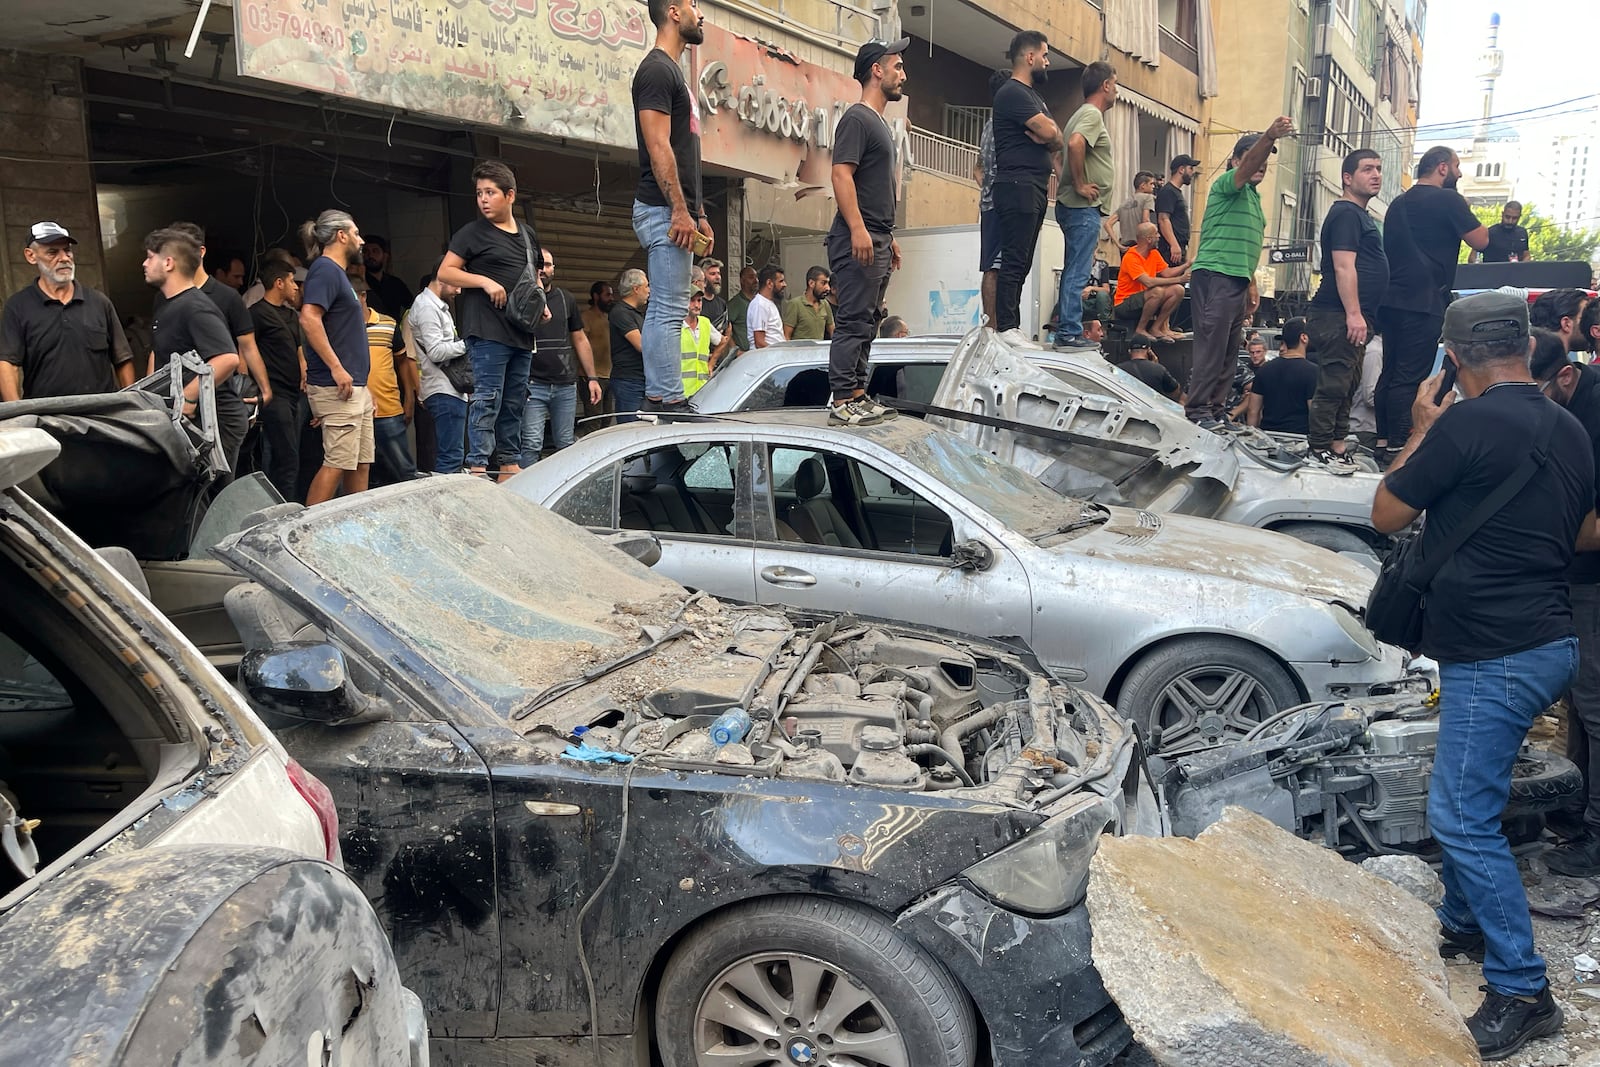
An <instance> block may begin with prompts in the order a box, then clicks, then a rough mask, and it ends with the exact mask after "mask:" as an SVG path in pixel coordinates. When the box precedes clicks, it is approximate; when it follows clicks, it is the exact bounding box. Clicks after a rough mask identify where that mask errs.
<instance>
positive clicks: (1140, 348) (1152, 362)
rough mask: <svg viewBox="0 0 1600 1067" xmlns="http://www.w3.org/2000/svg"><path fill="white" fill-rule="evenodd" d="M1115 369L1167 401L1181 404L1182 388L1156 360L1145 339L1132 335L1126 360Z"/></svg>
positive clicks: (1170, 373)
mask: <svg viewBox="0 0 1600 1067" xmlns="http://www.w3.org/2000/svg"><path fill="white" fill-rule="evenodd" d="M1117 367H1118V369H1120V370H1125V371H1127V372H1128V373H1129V374H1131V375H1133V376H1134V377H1135V378H1137V379H1139V380H1140V381H1141V382H1143V383H1144V384H1146V385H1148V386H1149V387H1150V388H1152V389H1154V390H1155V391H1156V392H1158V393H1160V394H1161V395H1162V396H1164V397H1166V398H1168V399H1169V400H1176V401H1177V402H1178V403H1180V404H1181V403H1183V386H1181V385H1179V384H1178V379H1176V378H1174V377H1173V376H1172V372H1171V371H1169V370H1168V369H1167V368H1165V367H1163V366H1162V365H1161V363H1160V361H1158V360H1157V359H1156V354H1155V352H1154V351H1153V350H1152V349H1151V348H1150V342H1149V341H1148V340H1146V339H1145V338H1143V337H1140V336H1138V335H1137V334H1135V335H1134V338H1133V340H1132V341H1129V342H1128V358H1127V359H1125V360H1123V361H1122V362H1121V363H1118V364H1117Z"/></svg>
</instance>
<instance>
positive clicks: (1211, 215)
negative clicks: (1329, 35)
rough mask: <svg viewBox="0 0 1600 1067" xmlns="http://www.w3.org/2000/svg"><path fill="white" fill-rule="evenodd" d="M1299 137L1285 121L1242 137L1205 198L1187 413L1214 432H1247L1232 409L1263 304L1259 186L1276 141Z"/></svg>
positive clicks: (1195, 267)
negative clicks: (1244, 343) (1242, 355)
mask: <svg viewBox="0 0 1600 1067" xmlns="http://www.w3.org/2000/svg"><path fill="white" fill-rule="evenodd" d="M1293 130H1294V123H1293V121H1291V120H1290V118H1289V117H1288V116H1287V115H1279V116H1278V117H1277V118H1276V119H1274V120H1273V122H1272V125H1271V126H1268V127H1267V132H1266V133H1263V134H1260V135H1256V134H1246V135H1245V136H1243V137H1241V138H1239V141H1238V143H1237V144H1235V145H1234V146H1233V155H1232V156H1231V157H1229V159H1228V169H1227V170H1226V171H1224V172H1223V173H1222V176H1221V177H1219V178H1218V179H1217V180H1216V181H1215V182H1213V183H1212V185H1211V192H1210V194H1209V195H1208V196H1207V197H1206V213H1205V217H1204V218H1203V219H1202V220H1201V223H1200V249H1199V251H1198V252H1196V253H1195V257H1194V263H1193V264H1192V266H1191V271H1192V273H1191V275H1190V279H1189V307H1190V309H1191V315H1192V317H1193V319H1194V355H1193V357H1192V359H1193V361H1192V362H1191V363H1190V365H1189V400H1188V402H1187V403H1186V404H1185V405H1184V413H1185V414H1186V415H1188V416H1189V421H1190V422H1192V423H1194V424H1195V425H1197V426H1199V427H1201V428H1202V429H1206V430H1211V431H1212V432H1213V433H1227V432H1230V431H1234V430H1239V429H1242V427H1240V426H1239V424H1237V423H1235V422H1234V421H1233V420H1232V419H1231V418H1229V417H1228V410H1227V404H1228V388H1229V387H1230V386H1231V385H1232V384H1233V371H1234V360H1235V353H1237V352H1238V351H1239V343H1240V341H1241V340H1242V334H1243V332H1244V324H1245V322H1246V321H1247V320H1248V319H1249V317H1250V316H1251V315H1254V314H1255V310H1256V306H1257V305H1258V304H1259V303H1260V302H1261V298H1260V297H1259V296H1258V295H1257V294H1256V283H1255V274H1256V267H1257V266H1258V265H1259V264H1260V262H1261V239H1262V237H1263V235H1264V234H1265V233H1266V229H1267V222H1266V216H1265V214H1264V213H1263V212H1262V210H1261V194H1260V193H1258V192H1256V186H1258V185H1260V184H1261V181H1262V179H1264V178H1265V177H1266V176H1267V159H1268V158H1269V157H1270V156H1271V155H1272V154H1273V153H1274V152H1276V151H1277V150H1278V145H1277V142H1278V138H1280V137H1284V136H1286V135H1288V134H1289V133H1291V132H1293Z"/></svg>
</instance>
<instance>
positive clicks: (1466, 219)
mask: <svg viewBox="0 0 1600 1067" xmlns="http://www.w3.org/2000/svg"><path fill="white" fill-rule="evenodd" d="M1416 174H1417V180H1416V184H1414V185H1412V187H1411V188H1409V189H1407V190H1406V191H1405V192H1403V193H1401V194H1400V195H1399V196H1397V197H1395V199H1394V203H1392V204H1390V205H1389V210H1388V212H1387V213H1385V215H1384V218H1383V250H1384V255H1385V256H1387V257H1388V260H1389V289H1388V292H1387V293H1386V294H1385V296H1384V298H1383V304H1382V306H1381V307H1379V309H1378V320H1379V321H1378V326H1379V328H1380V329H1381V330H1382V331H1383V373H1382V374H1380V375H1379V376H1378V391H1377V395H1376V397H1375V407H1376V409H1377V411H1376V414H1377V420H1378V444H1377V452H1378V462H1380V463H1384V462H1387V461H1388V459H1389V457H1390V456H1391V455H1392V454H1393V453H1395V452H1398V451H1400V446H1401V445H1403V444H1404V443H1405V440H1406V437H1407V436H1408V435H1409V434H1410V430H1411V402H1412V400H1413V399H1415V398H1416V395H1417V384H1418V383H1419V382H1421V381H1422V379H1424V378H1426V377H1427V376H1428V372H1429V371H1430V370H1432V368H1433V361H1434V360H1435V359H1436V358H1437V357H1438V352H1439V326H1440V324H1441V323H1442V322H1443V321H1444V307H1445V304H1446V303H1448V302H1449V300H1450V290H1451V289H1452V288H1454V286H1455V278H1456V260H1457V259H1458V258H1459V253H1460V251H1461V242H1462V241H1463V240H1465V241H1466V242H1467V244H1468V245H1470V246H1472V247H1473V248H1475V249H1476V248H1482V247H1483V246H1484V245H1485V244H1487V243H1488V241H1489V231H1488V229H1487V228H1486V227H1485V226H1484V225H1483V223H1481V222H1479V221H1478V217H1477V216H1476V215H1474V214H1473V213H1472V208H1471V207H1470V206H1469V205H1468V204H1467V202H1466V200H1465V199H1464V198H1463V197H1462V196H1461V194H1460V193H1458V192H1456V182H1457V180H1459V179H1460V177H1461V160H1460V159H1458V158H1457V157H1456V154H1455V152H1453V151H1451V150H1450V149H1449V148H1448V147H1446V146H1444V145H1438V146H1436V147H1434V148H1430V149H1428V150H1427V151H1426V152H1424V153H1422V158H1421V159H1420V160H1418V161H1417V171H1416Z"/></svg>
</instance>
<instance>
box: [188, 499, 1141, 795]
mask: <svg viewBox="0 0 1600 1067" xmlns="http://www.w3.org/2000/svg"><path fill="white" fill-rule="evenodd" d="M216 551H217V553H218V554H219V555H221V556H223V557H224V558H225V559H227V560H229V561H230V562H231V563H232V564H233V565H234V566H236V567H238V568H239V569H241V570H243V571H245V572H247V573H249V574H251V575H252V576H254V577H256V578H257V579H258V580H260V581H261V582H262V583H263V584H266V585H268V586H269V587H270V588H272V589H273V590H274V591H275V592H277V593H279V594H280V595H283V596H285V597H287V598H289V599H290V600H291V601H292V602H293V603H294V604H295V606H296V607H297V608H298V609H299V610H301V611H302V612H304V613H305V614H306V615H307V617H308V618H310V619H311V620H312V621H313V622H315V623H316V624H318V625H319V626H321V627H323V629H324V630H325V631H326V632H327V633H328V634H329V635H330V636H332V637H334V638H335V639H337V640H344V641H347V642H349V643H350V644H351V645H353V646H356V647H363V646H364V648H365V650H366V651H367V652H370V653H373V655H372V656H371V658H372V659H373V660H375V661H381V662H382V664H383V668H384V669H385V670H388V671H392V672H394V674H395V676H396V678H397V680H398V681H400V682H402V683H405V684H410V685H412V686H414V687H417V688H421V689H424V690H426V691H427V693H428V694H429V696H430V697H431V699H432V700H433V701H435V702H438V701H441V700H442V701H444V702H446V703H447V705H448V706H450V707H451V709H452V717H454V718H456V719H458V721H462V722H466V723H470V724H472V725H474V726H496V727H509V728H510V729H512V730H514V731H516V732H517V733H519V734H521V735H523V736H524V737H526V738H527V739H528V740H529V741H531V742H533V743H534V744H535V745H536V746H538V747H539V748H541V749H542V751H543V752H544V754H545V755H546V756H547V757H548V758H550V759H571V760H576V761H579V762H589V763H613V762H629V761H632V760H641V761H647V762H648V763H650V764H652V765H656V766H664V767H668V768H672V769H677V770H682V771H690V772H708V773H715V774H723V775H734V776H756V777H764V778H783V779H797V780H802V781H811V782H817V783H829V784H833V785H838V786H842V787H851V786H855V787H860V788H863V789H875V790H888V791H892V792H896V793H917V794H920V795H922V796H923V797H924V798H925V799H926V800H927V801H928V802H930V803H935V804H937V803H940V802H943V801H947V802H950V803H957V802H960V803H964V804H968V805H970V804H972V803H982V804H988V805H998V806H1000V807H1003V808H1007V809H1020V810H1022V811H1030V812H1031V811H1039V812H1048V811H1051V810H1054V808H1055V807H1056V806H1059V805H1060V804H1062V803H1066V802H1070V801H1072V800H1073V798H1074V797H1076V796H1078V795H1079V794H1080V793H1081V791H1082V790H1083V789H1084V788H1086V787H1087V783H1091V782H1092V783H1097V786H1096V789H1097V791H1100V792H1101V795H1102V796H1105V797H1108V798H1109V797H1112V796H1120V795H1121V792H1122V779H1123V777H1124V776H1125V775H1126V774H1127V773H1129V768H1130V766H1131V759H1132V749H1133V736H1132V734H1131V732H1130V731H1128V729H1127V727H1126V726H1125V724H1124V723H1123V722H1122V721H1121V720H1120V719H1119V718H1118V717H1117V716H1116V715H1115V713H1114V712H1112V711H1111V709H1110V708H1109V707H1107V706H1106V705H1105V704H1104V703H1102V702H1101V701H1099V700H1098V699H1096V698H1094V697H1092V696H1089V695H1088V694H1085V693H1082V692H1080V691H1078V690H1076V689H1074V688H1072V687H1071V686H1068V685H1065V684H1063V683H1060V682H1057V681H1055V680H1054V679H1053V678H1052V677H1051V676H1050V675H1049V674H1048V673H1047V672H1046V671H1045V670H1044V668H1043V667H1042V666H1040V664H1039V663H1038V661H1037V660H1036V659H1034V658H1033V656H1032V654H1031V653H1030V652H1028V651H1027V650H1026V649H1025V648H1020V647H1013V646H1008V645H1005V644H1003V643H999V642H992V641H980V640H973V639H968V638H962V637H958V636H956V635H950V634H944V633H941V632H938V631H933V630H929V629H926V628H919V627H909V626H901V625H897V624H891V623H881V622H875V621H870V620H858V619H852V618H849V617H841V616H815V615H808V614H806V613H803V612H800V611H797V610H787V609H780V608H769V607H741V606H736V605H725V604H722V603H721V602H719V601H717V600H715V599H713V598H711V597H709V596H705V595H703V594H694V595H691V594H689V593H688V592H686V591H685V590H684V589H683V588H682V587H681V586H678V585H676V584H674V583H672V582H670V581H667V580H666V579H664V578H660V577H658V576H656V575H654V574H652V573H651V572H650V571H649V570H647V569H646V568H644V567H643V566H641V565H640V564H638V563H637V562H635V561H634V560H633V559H631V558H629V557H628V556H626V555H624V554H623V553H622V552H620V551H618V550H616V549H613V548H610V547H608V546H607V545H605V544H604V543H602V542H601V541H600V540H599V539H598V538H596V537H595V536H594V535H592V534H590V533H589V532H588V531H586V530H583V529H581V528H579V527H577V526H575V525H573V524H572V523H569V522H568V521H567V520H565V519H563V518H561V517H560V516H558V515H556V514H554V513H553V512H550V511H548V510H546V509H545V508H543V507H540V506H539V505H537V504H534V503H532V502H530V501H528V500H526V499H524V498H522V497H520V496H518V495H517V494H514V493H507V492H505V491H504V490H503V489H500V488H497V487H495V486H493V485H490V484H489V483H487V482H485V481H483V480H481V479H475V478H435V479H428V480H426V481H422V482H414V483H410V484H406V485H401V486H393V487H389V488H386V489H379V490H374V491H370V492H367V493H363V494H361V495H360V496H359V497H357V498H354V499H348V498H347V499H345V500H340V501H336V502H331V503H329V504H322V505H318V506H317V507H314V508H310V509H303V510H300V511H298V512H295V513H293V514H291V515H288V516H286V517H283V518H277V519H271V520H268V521H265V522H262V523H260V524H258V525H256V526H253V527H251V528H250V529H248V530H246V531H244V532H243V533H241V534H238V535H235V536H234V537H232V538H230V539H227V540H225V541H223V542H222V543H221V544H220V545H219V546H218V548H217V549H216ZM729 712H733V713H734V714H733V715H732V716H731V717H729V715H728V713H729Z"/></svg>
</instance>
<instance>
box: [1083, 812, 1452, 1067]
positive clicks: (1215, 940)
mask: <svg viewBox="0 0 1600 1067" xmlns="http://www.w3.org/2000/svg"><path fill="white" fill-rule="evenodd" d="M1088 903H1089V919H1090V925H1091V929H1092V931H1093V954H1094V964H1095V967H1096V968H1097V969H1098V970H1099V972H1100V975H1101V977H1102V978H1103V979H1104V981H1105V985H1106V989H1107V990H1108V991H1109V992H1110V994H1111V996H1112V998H1113V999H1114V1000H1115V1001H1116V1002H1117V1004H1118V1006H1119V1007H1120V1008H1121V1009H1122V1013H1123V1015H1124V1016H1126V1017H1127V1020H1128V1023H1129V1025H1130V1026H1132V1027H1133V1032H1134V1035H1135V1036H1136V1037H1137V1038H1138V1039H1139V1041H1140V1043H1141V1044H1143V1045H1144V1047H1145V1048H1146V1049H1148V1050H1149V1052H1150V1053H1151V1055H1153V1056H1154V1058H1155V1060H1156V1061H1157V1062H1158V1063H1161V1064H1167V1065H1173V1067H1176V1065H1180V1064H1181V1065H1183V1067H1246V1065H1250V1067H1255V1065H1264V1064H1272V1065H1273V1067H1425V1065H1434V1064H1437V1065H1440V1067H1444V1065H1447V1064H1448V1065H1452V1067H1453V1065H1459V1064H1475V1063H1477V1062H1478V1055H1477V1046H1476V1045H1475V1044H1474V1042H1473V1040H1472V1037H1471V1035H1470V1034H1468V1032H1467V1028H1466V1024H1465V1023H1464V1022H1463V1020H1462V1018H1461V1015H1460V1013H1459V1012H1458V1011H1457V1010H1456V1008H1455V1007H1454V1005H1452V1003H1451V1001H1450V996H1449V992H1448V986H1447V983H1446V979H1445V968H1444V963H1443V961H1441V960H1440V959H1439V937H1438V928H1439V927H1438V921H1437V920H1436V919H1435V917H1434V914H1433V911H1432V910H1431V909H1430V908H1429V907H1428V906H1427V905H1426V904H1424V903H1422V902H1421V901H1420V900H1418V899H1416V898H1415V897H1413V896H1411V895H1410V894H1409V893H1407V892H1405V891H1404V890H1402V889H1399V888H1397V887H1396V886H1394V885H1393V884H1391V883H1390V882H1388V881H1385V880H1383V879H1381V878H1378V877H1375V876H1373V875H1371V874H1368V873H1367V872H1365V871H1363V870H1362V869H1361V868H1360V867H1358V866H1356V865H1355V864H1353V863H1349V862H1347V861H1346V860H1344V859H1342V858H1340V856H1339V855H1338V854H1337V853H1334V852H1332V851H1329V850H1327V849H1324V848H1322V847H1320V846H1317V845H1314V844H1312V843H1310V842H1308V841H1302V840H1300V839H1299V838H1297V837H1295V836H1293V835H1292V834H1289V833H1287V832H1285V831H1284V830H1281V829H1279V828H1278V827H1276V826H1274V825H1273V824H1272V823H1270V822H1268V821H1267V820H1265V819H1263V818H1261V817H1260V816H1258V815H1255V814H1253V813H1251V812H1247V811H1245V810H1243V809H1242V808H1228V809H1227V810H1226V811H1225V812H1224V813H1223V816H1222V818H1221V819H1220V820H1219V821H1218V822H1216V823H1215V824H1214V825H1212V826H1211V827H1209V828H1208V829H1206V830H1205V831H1204V832H1202V833H1201V834H1200V836H1199V837H1198V838H1197V839H1195V840H1189V839H1186V838H1149V837H1122V838H1106V839H1104V840H1103V841H1102V842H1101V843H1100V848H1099V851H1098V852H1097V853H1096V855H1095V857H1094V862H1093V863H1092V865H1091V866H1090V874H1089V901H1088Z"/></svg>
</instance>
